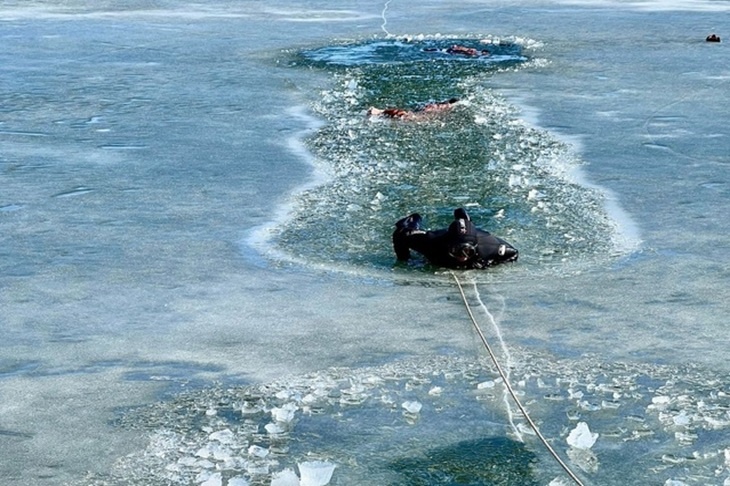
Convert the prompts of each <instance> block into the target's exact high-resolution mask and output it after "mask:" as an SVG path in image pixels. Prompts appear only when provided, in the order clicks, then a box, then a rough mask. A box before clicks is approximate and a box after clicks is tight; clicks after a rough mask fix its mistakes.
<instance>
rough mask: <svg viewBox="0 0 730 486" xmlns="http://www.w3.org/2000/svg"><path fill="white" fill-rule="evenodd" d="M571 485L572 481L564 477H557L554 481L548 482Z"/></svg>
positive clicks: (557, 485)
mask: <svg viewBox="0 0 730 486" xmlns="http://www.w3.org/2000/svg"><path fill="white" fill-rule="evenodd" d="M569 485H570V483H569V482H568V480H567V479H565V478H562V477H557V478H555V479H553V480H552V481H550V483H549V484H548V486H569Z"/></svg>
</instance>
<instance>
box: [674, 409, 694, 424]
mask: <svg viewBox="0 0 730 486" xmlns="http://www.w3.org/2000/svg"><path fill="white" fill-rule="evenodd" d="M672 421H673V422H674V425H680V426H682V425H689V423H690V422H691V421H692V418H691V417H690V416H689V415H687V412H685V411H684V410H682V411H681V412H679V413H678V414H677V415H675V416H674V417H673V418H672Z"/></svg>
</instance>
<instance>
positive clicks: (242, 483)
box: [227, 476, 273, 486]
mask: <svg viewBox="0 0 730 486" xmlns="http://www.w3.org/2000/svg"><path fill="white" fill-rule="evenodd" d="M249 484H250V483H249V482H248V481H247V480H246V478H242V477H241V476H236V477H233V478H231V479H229V480H228V485H227V486H249ZM272 484H273V483H272Z"/></svg>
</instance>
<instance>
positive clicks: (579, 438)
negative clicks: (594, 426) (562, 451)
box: [566, 422, 598, 450]
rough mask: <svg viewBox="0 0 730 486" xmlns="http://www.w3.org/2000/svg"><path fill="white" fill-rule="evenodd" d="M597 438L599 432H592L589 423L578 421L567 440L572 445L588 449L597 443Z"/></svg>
mask: <svg viewBox="0 0 730 486" xmlns="http://www.w3.org/2000/svg"><path fill="white" fill-rule="evenodd" d="M596 439H598V434H597V433H593V432H591V430H590V429H589V428H588V424H587V423H585V422H578V425H576V427H575V428H574V429H573V430H571V431H570V434H568V438H567V439H566V440H567V441H568V445H569V446H570V447H575V448H576V449H583V450H588V449H590V448H591V447H593V444H595V443H596Z"/></svg>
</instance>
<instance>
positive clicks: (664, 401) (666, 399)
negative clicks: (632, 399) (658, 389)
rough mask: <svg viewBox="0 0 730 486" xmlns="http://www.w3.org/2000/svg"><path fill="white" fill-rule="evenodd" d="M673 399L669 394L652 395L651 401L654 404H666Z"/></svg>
mask: <svg viewBox="0 0 730 486" xmlns="http://www.w3.org/2000/svg"><path fill="white" fill-rule="evenodd" d="M670 400H671V399H670V398H669V397H668V396H665V395H660V396H658V397H652V399H651V403H653V404H654V405H666V404H667V403H669V401H670Z"/></svg>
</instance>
